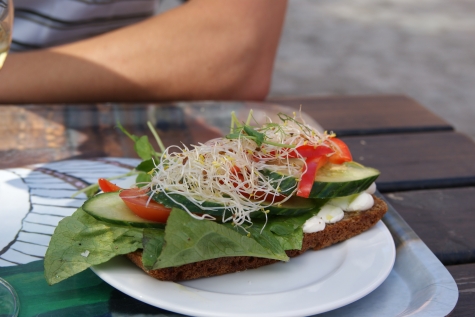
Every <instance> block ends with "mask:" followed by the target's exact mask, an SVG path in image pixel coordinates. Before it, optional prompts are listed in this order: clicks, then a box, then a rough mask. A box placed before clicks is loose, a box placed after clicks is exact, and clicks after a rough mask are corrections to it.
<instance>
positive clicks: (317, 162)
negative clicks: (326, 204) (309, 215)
mask: <svg viewBox="0 0 475 317" xmlns="http://www.w3.org/2000/svg"><path fill="white" fill-rule="evenodd" d="M327 161H328V158H327V157H326V156H324V155H323V156H320V157H314V158H308V159H307V160H306V161H305V163H307V170H306V171H305V173H303V174H302V177H301V179H300V182H299V186H298V188H297V196H299V197H303V198H308V197H309V196H310V192H311V191H312V187H313V182H314V181H315V176H316V175H317V172H318V170H319V169H320V168H321V167H322V166H323V165H325V164H326V163H327Z"/></svg>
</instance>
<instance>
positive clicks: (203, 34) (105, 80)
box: [0, 0, 286, 103]
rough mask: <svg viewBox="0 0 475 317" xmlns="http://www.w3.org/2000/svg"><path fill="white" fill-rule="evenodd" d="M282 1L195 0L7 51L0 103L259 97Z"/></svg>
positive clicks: (275, 41) (273, 47) (267, 76)
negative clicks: (44, 45)
mask: <svg viewBox="0 0 475 317" xmlns="http://www.w3.org/2000/svg"><path fill="white" fill-rule="evenodd" d="M285 5H286V3H285V0H282V1H276V0H259V1H255V0H226V1H213V0H194V1H190V2H189V3H187V4H186V5H183V6H181V7H179V8H177V9H175V10H172V11H170V12H167V13H165V14H163V15H160V16H157V17H153V18H151V19H149V20H146V21H144V22H142V23H139V24H136V25H132V26H130V27H126V28H123V29H120V30H117V31H114V32H111V33H108V34H105V35H102V36H98V37H95V38H92V39H88V40H85V41H81V42H77V43H73V44H69V45H64V46H59V47H55V48H51V49H48V50H42V51H36V52H31V53H20V54H13V55H11V56H10V57H9V58H8V59H7V62H6V63H5V67H4V69H3V70H2V71H0V82H2V85H0V102H3V103H5V102H17V103H18V102H78V101H105V100H107V101H113V100H118V101H128V100H134V101H140V100H142V101H150V100H171V99H182V100H184V99H262V98H264V97H265V94H266V93H267V90H268V88H269V84H270V76H271V72H272V67H273V60H274V56H275V51H276V48H277V45H278V39H279V36H280V28H281V25H282V23H283V17H284V13H285Z"/></svg>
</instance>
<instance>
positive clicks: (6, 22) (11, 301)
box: [0, 0, 20, 317]
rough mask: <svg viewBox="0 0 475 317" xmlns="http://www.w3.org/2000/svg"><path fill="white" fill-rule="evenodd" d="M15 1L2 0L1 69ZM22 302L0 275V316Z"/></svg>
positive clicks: (16, 309)
mask: <svg viewBox="0 0 475 317" xmlns="http://www.w3.org/2000/svg"><path fill="white" fill-rule="evenodd" d="M12 26H13V3H12V0H0V69H1V68H2V66H3V63H4V62H5V59H6V58H7V54H8V50H9V49H10V44H11V42H12ZM19 310H20V302H19V300H18V295H17V294H16V292H15V289H14V288H13V287H12V286H11V285H10V284H9V283H8V282H7V281H5V280H4V279H3V278H1V277H0V316H9V317H10V316H12V317H16V316H18V313H19Z"/></svg>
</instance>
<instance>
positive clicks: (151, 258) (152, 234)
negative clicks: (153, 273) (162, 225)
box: [142, 228, 165, 270]
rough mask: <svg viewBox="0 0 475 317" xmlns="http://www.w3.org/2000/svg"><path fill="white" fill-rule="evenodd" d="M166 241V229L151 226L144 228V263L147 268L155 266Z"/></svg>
mask: <svg viewBox="0 0 475 317" xmlns="http://www.w3.org/2000/svg"><path fill="white" fill-rule="evenodd" d="M164 242H165V230H163V229H151V228H150V229H149V228H147V229H144V230H143V239H142V243H143V253H142V264H143V266H144V267H145V268H146V269H148V270H150V269H152V268H153V265H154V264H155V262H156V261H157V258H158V256H159V255H160V253H161V252H162V248H163V243H164Z"/></svg>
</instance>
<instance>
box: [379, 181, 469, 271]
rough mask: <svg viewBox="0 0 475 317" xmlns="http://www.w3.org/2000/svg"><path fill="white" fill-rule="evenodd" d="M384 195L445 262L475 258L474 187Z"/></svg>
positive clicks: (458, 262) (452, 262)
mask: <svg viewBox="0 0 475 317" xmlns="http://www.w3.org/2000/svg"><path fill="white" fill-rule="evenodd" d="M384 196H385V197H386V198H387V199H388V201H389V202H390V203H391V205H393V207H394V208H395V209H396V210H397V211H398V212H399V214H400V215H401V216H402V217H403V218H404V220H406V222H407V223H408V224H409V225H410V226H411V228H412V229H413V230H414V231H415V232H416V234H417V235H418V236H419V237H420V238H421V239H422V240H423V241H424V242H425V243H426V244H427V246H428V247H429V248H430V249H431V251H432V252H433V253H434V254H435V255H436V256H437V257H438V258H439V260H440V261H441V262H442V263H443V264H444V265H453V264H463V263H474V262H475V234H474V224H475V210H474V206H475V187H464V188H450V189H434V190H419V191H410V192H396V193H386V194H384Z"/></svg>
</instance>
